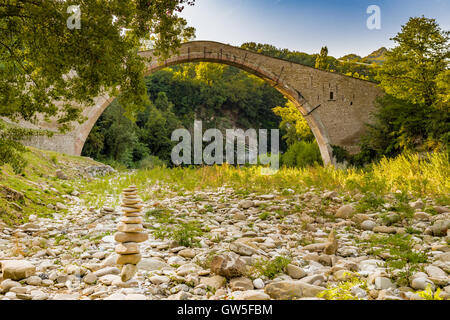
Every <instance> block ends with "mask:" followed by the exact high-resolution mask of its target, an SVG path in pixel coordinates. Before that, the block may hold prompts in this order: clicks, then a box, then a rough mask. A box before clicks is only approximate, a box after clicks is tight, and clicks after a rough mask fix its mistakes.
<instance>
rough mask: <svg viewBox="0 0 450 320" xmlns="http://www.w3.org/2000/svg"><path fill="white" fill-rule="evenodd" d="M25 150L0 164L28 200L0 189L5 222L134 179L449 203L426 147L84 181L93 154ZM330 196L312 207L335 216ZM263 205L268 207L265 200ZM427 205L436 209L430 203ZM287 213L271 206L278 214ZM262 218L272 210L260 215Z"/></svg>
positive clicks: (374, 203) (437, 157)
mask: <svg viewBox="0 0 450 320" xmlns="http://www.w3.org/2000/svg"><path fill="white" fill-rule="evenodd" d="M25 157H26V159H27V161H28V162H29V165H28V166H27V167H26V169H25V171H24V173H23V175H17V174H14V173H13V171H12V169H11V168H10V167H8V166H4V167H2V168H0V169H1V175H0V187H1V186H2V185H5V186H8V187H10V188H12V189H15V190H17V191H20V192H22V193H24V195H25V203H24V204H22V205H20V204H13V203H11V202H10V201H8V200H7V199H6V198H5V197H3V196H1V194H0V216H1V219H2V220H3V221H4V222H6V223H8V224H10V225H14V224H17V223H23V222H27V217H28V216H29V215H30V214H38V215H40V216H47V217H51V215H52V213H53V212H54V210H51V209H48V208H47V205H48V204H53V205H54V204H56V203H57V202H63V201H62V195H64V194H68V193H70V192H72V191H73V190H75V189H76V190H79V191H82V194H81V195H80V197H81V198H82V199H83V200H85V202H86V205H87V206H93V207H95V208H100V207H102V206H103V205H108V206H116V205H118V204H119V203H118V202H119V200H120V197H119V196H120V193H121V192H122V190H123V189H124V188H126V187H128V186H129V185H131V184H135V185H136V186H137V187H138V190H139V196H140V197H141V198H142V199H143V200H144V201H147V200H158V199H164V198H166V197H168V196H176V195H179V194H183V195H189V194H191V200H192V201H194V202H202V201H205V199H204V197H203V196H200V195H197V194H196V192H197V191H200V190H208V189H209V190H217V188H219V187H229V188H232V189H233V190H234V191H235V194H236V195H237V196H242V197H244V196H247V195H249V194H252V193H254V194H268V193H273V192H277V193H278V195H277V198H278V199H287V200H289V199H291V197H292V195H291V194H290V192H285V191H286V189H292V190H294V192H295V194H300V193H302V192H304V191H306V190H307V189H309V188H312V187H314V188H315V189H316V190H315V192H320V191H321V190H335V191H338V192H339V193H340V194H347V196H348V197H347V198H346V199H347V200H351V196H352V195H354V194H356V193H361V194H362V195H363V197H362V199H361V201H359V202H358V204H357V210H358V211H360V212H365V211H374V210H377V209H379V208H380V207H381V206H382V205H383V203H384V202H385V201H386V199H387V198H386V196H387V195H388V194H394V195H395V197H396V199H395V202H394V205H393V207H392V208H391V209H390V210H391V211H395V212H397V213H398V214H400V216H401V219H404V218H406V219H410V218H411V217H412V214H413V210H412V209H411V208H410V207H409V205H408V200H409V199H410V198H411V196H413V197H416V198H417V197H420V198H426V197H430V198H432V199H436V203H438V204H440V205H447V204H449V203H450V197H449V196H448V195H449V190H450V180H449V179H448V176H450V166H449V158H448V155H447V154H445V153H434V154H431V155H429V157H428V158H427V160H426V161H424V160H421V159H420V158H419V156H418V155H401V156H399V157H397V158H395V159H383V160H381V161H380V162H379V163H377V164H373V165H371V166H368V167H367V168H365V169H356V168H348V169H336V168H334V167H332V166H328V167H323V166H319V165H316V166H312V167H307V168H302V169H290V168H281V169H280V170H278V171H276V172H274V171H271V170H270V169H268V168H266V167H257V166H253V167H252V166H249V167H239V168H235V167H233V166H229V165H222V166H205V167H189V168H178V167H177V168H172V169H170V168H164V167H155V168H153V169H150V170H146V169H144V170H135V171H129V170H127V171H121V172H120V173H119V174H112V175H109V176H106V177H102V178H93V179H88V180H86V179H80V178H76V173H77V172H76V171H75V170H74V168H75V167H76V166H77V165H80V164H84V165H87V164H97V163H96V162H94V161H92V160H89V159H86V158H82V157H70V156H66V155H63V154H58V153H55V152H47V151H40V150H37V149H32V148H31V152H29V153H26V154H25ZM58 168H60V169H61V168H62V169H63V170H64V172H65V173H66V174H67V175H69V176H70V177H71V178H72V179H71V180H68V181H64V180H58V179H57V178H56V177H55V174H54V172H55V171H56V169H58ZM39 184H45V185H47V186H48V188H54V189H55V190H56V192H55V191H50V189H48V190H47V191H45V192H43V191H42V187H41V186H40V185H39ZM328 202H330V201H329V200H326V201H325V200H324V201H323V203H321V204H320V206H319V207H318V208H316V209H317V214H319V215H322V216H324V217H327V218H328V217H329V218H330V219H332V218H333V216H332V215H330V213H329V212H328V211H329V210H327V209H328V206H329V203H328ZM17 205H19V206H20V207H21V208H22V211H20V209H19V208H18V207H17ZM260 209H261V210H263V211H267V210H264V206H261V207H260ZM300 209H301V208H300ZM212 210H213V208H212V207H211V206H210V205H206V206H205V207H204V210H202V212H204V213H206V212H212ZM295 210H297V209H295ZM297 211H299V210H297ZM300 211H301V210H300ZM427 211H428V212H429V213H430V214H433V213H434V212H433V209H432V208H428V209H427ZM291 213H292V212H281V211H280V212H270V214H273V215H274V216H275V217H278V218H281V219H282V218H283V217H285V216H286V215H288V214H291ZM261 217H262V218H268V217H269V216H268V215H266V214H262V216H261Z"/></svg>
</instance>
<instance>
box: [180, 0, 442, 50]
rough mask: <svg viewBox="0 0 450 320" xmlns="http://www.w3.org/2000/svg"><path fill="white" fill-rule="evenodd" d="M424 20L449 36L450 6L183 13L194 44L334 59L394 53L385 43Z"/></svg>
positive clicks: (239, 2)
mask: <svg viewBox="0 0 450 320" xmlns="http://www.w3.org/2000/svg"><path fill="white" fill-rule="evenodd" d="M370 5H378V6H379V7H380V9H381V29H380V30H369V29H368V28H367V26H366V21H367V19H368V18H369V14H367V13H366V10H367V7H368V6H370ZM422 15H425V17H427V18H434V19H436V20H437V22H438V23H439V24H440V26H441V28H442V29H444V30H449V29H450V0H196V5H195V6H194V7H188V8H186V9H185V11H184V12H183V13H182V16H183V17H185V18H186V19H187V21H188V23H189V25H191V26H193V27H195V28H196V29H197V33H196V35H197V40H214V41H219V42H223V43H228V44H231V45H237V46H238V45H241V44H242V43H244V42H249V41H253V42H259V43H269V44H272V45H274V46H276V47H280V48H288V49H291V50H298V51H302V52H307V53H317V52H319V51H320V48H321V47H322V46H324V45H327V46H328V49H329V54H330V55H332V56H335V57H341V56H343V55H345V54H348V53H356V54H358V55H361V56H366V55H368V54H369V53H371V52H373V51H374V50H377V49H378V48H380V47H382V46H385V47H392V46H393V42H392V41H390V40H389V39H390V38H392V37H393V36H395V35H396V34H397V33H398V32H399V31H400V29H401V26H402V25H404V24H405V23H406V22H407V21H408V19H409V17H411V16H422Z"/></svg>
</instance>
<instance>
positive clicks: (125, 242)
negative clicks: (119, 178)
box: [114, 186, 148, 282]
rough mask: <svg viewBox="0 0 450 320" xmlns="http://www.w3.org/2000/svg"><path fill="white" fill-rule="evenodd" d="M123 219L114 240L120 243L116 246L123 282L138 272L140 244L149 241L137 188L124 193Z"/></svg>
mask: <svg viewBox="0 0 450 320" xmlns="http://www.w3.org/2000/svg"><path fill="white" fill-rule="evenodd" d="M122 195H123V200H122V205H121V207H122V211H123V217H122V218H120V222H119V224H118V225H117V230H118V231H119V232H117V233H116V234H115V236H114V239H115V240H116V241H117V242H119V244H118V245H117V246H116V253H117V254H118V255H119V256H118V257H117V261H116V263H117V264H118V265H121V268H122V271H121V274H120V277H121V279H122V281H123V282H126V281H128V280H130V279H131V278H132V277H133V276H134V275H135V274H136V272H137V266H136V265H137V264H138V263H139V261H140V260H141V254H140V253H139V245H138V243H139V242H143V241H145V240H147V239H148V234H147V233H145V232H144V227H143V226H142V222H143V219H142V218H141V210H142V208H143V205H142V201H141V199H139V198H138V195H137V188H136V186H129V187H128V188H126V189H124V190H123V192H122Z"/></svg>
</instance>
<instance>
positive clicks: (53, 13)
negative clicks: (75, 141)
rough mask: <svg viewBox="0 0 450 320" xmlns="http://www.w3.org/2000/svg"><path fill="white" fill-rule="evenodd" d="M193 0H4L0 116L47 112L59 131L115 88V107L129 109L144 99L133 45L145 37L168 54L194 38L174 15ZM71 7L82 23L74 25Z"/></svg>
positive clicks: (0, 24)
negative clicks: (95, 98)
mask: <svg viewBox="0 0 450 320" xmlns="http://www.w3.org/2000/svg"><path fill="white" fill-rule="evenodd" d="M194 2H195V0H152V1H141V0H129V1H122V0H110V1H71V0H69V1H51V0H43V1H32V0H8V1H2V4H0V106H1V108H0V116H2V117H7V118H9V119H12V120H20V119H24V120H27V121H36V120H37V119H38V117H43V118H45V119H49V118H53V119H56V120H57V123H58V126H59V129H60V130H62V131H64V130H68V129H69V128H70V124H71V123H72V122H73V121H83V120H84V119H83V117H82V111H83V108H85V107H86V106H88V105H90V104H91V103H92V99H93V98H94V97H96V96H98V95H99V94H100V93H109V94H110V95H112V96H117V95H118V93H119V89H120V92H121V95H120V97H119V99H120V102H121V105H122V106H123V107H124V109H125V110H126V111H127V113H128V114H132V113H133V112H134V111H135V110H137V109H139V107H140V106H142V105H144V104H145V102H147V101H148V100H147V96H146V94H145V93H146V90H145V85H144V79H143V75H144V74H143V71H144V62H145V59H144V58H142V57H140V56H139V55H138V50H139V49H140V48H142V47H143V44H145V43H148V42H149V41H151V42H153V46H154V49H155V54H156V55H158V56H159V57H161V58H166V57H167V56H169V55H170V54H171V53H173V52H175V51H176V49H177V48H178V47H179V46H180V44H181V42H182V41H184V40H185V39H190V38H192V36H193V34H194V29H193V28H189V27H187V26H186V21H185V20H184V19H183V18H180V17H179V16H178V15H177V13H178V12H181V11H182V10H183V8H184V5H193V4H194ZM76 5H79V9H78V10H77V11H76V12H78V14H79V17H80V24H79V27H80V29H77V27H76V26H75V28H73V24H72V22H73V21H74V20H73V19H76V18H77V13H74V12H73V11H71V10H70V9H73V7H72V8H71V6H76ZM74 102H75V103H76V105H74ZM7 136H8V135H2V137H7ZM9 136H10V135H9ZM2 139H5V138H2ZM17 139H20V137H16V138H14V140H15V141H16V140H17ZM5 143H6V144H7V143H8V141H2V143H1V144H5ZM17 150H19V149H17ZM0 154H1V152H0ZM3 160H4V159H3Z"/></svg>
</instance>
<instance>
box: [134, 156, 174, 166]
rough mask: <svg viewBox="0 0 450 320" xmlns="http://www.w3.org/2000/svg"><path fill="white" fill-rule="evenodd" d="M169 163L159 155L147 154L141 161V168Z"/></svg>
mask: <svg viewBox="0 0 450 320" xmlns="http://www.w3.org/2000/svg"><path fill="white" fill-rule="evenodd" d="M166 166H167V164H166V163H165V162H164V161H163V160H161V159H159V158H158V157H157V156H147V157H145V158H144V159H142V160H141V161H139V164H138V167H139V169H153V168H156V167H166Z"/></svg>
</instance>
